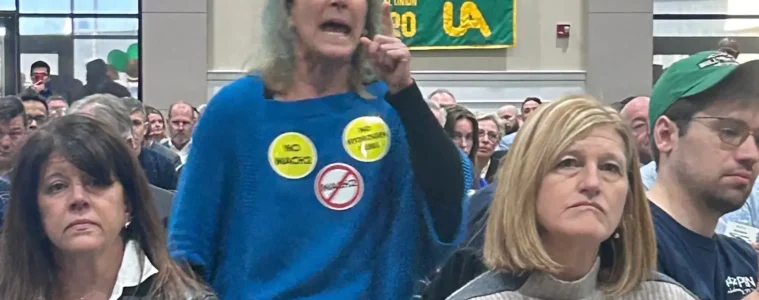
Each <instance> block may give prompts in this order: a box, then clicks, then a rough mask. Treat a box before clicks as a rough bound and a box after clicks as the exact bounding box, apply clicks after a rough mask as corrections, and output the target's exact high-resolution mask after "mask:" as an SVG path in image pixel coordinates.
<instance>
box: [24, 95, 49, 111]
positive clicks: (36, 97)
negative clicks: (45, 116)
mask: <svg viewBox="0 0 759 300" xmlns="http://www.w3.org/2000/svg"><path fill="white" fill-rule="evenodd" d="M21 101H23V102H26V101H37V102H39V103H42V105H44V106H45V111H47V101H45V99H43V98H42V96H40V95H39V94H37V93H34V94H27V93H24V94H21Z"/></svg>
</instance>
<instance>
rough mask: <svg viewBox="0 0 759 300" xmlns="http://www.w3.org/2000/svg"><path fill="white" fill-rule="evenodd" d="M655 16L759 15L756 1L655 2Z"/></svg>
mask: <svg viewBox="0 0 759 300" xmlns="http://www.w3.org/2000/svg"><path fill="white" fill-rule="evenodd" d="M654 14H678V15H680V14H686V15H694V14H723V15H753V14H759V5H757V3H756V0H654Z"/></svg>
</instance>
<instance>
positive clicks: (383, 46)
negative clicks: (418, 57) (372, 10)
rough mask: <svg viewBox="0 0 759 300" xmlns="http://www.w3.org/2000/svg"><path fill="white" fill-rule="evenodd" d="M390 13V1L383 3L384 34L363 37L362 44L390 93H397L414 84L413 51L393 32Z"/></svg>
mask: <svg viewBox="0 0 759 300" xmlns="http://www.w3.org/2000/svg"><path fill="white" fill-rule="evenodd" d="M390 13H391V5H390V3H387V2H384V3H382V34H378V35H375V36H374V37H373V38H371V39H370V38H368V37H362V38H361V44H363V47H364V50H365V51H366V53H367V55H368V57H369V61H370V62H371V63H372V65H373V66H374V69H375V70H376V71H377V75H379V77H380V79H382V80H383V81H385V83H387V85H388V91H389V92H390V94H395V93H397V92H398V91H400V90H402V89H405V88H407V87H409V86H411V85H412V84H414V80H413V79H412V78H411V51H410V50H409V49H408V47H407V46H406V44H404V43H403V41H401V40H400V39H399V38H396V37H395V35H394V34H393V20H392V18H391V17H390Z"/></svg>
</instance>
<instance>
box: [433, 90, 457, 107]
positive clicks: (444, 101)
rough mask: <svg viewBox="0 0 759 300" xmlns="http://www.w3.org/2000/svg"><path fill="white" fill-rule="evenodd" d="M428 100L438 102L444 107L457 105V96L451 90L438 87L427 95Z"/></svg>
mask: <svg viewBox="0 0 759 300" xmlns="http://www.w3.org/2000/svg"><path fill="white" fill-rule="evenodd" d="M427 99H428V100H430V101H432V102H435V103H437V104H438V105H440V107H442V108H449V107H451V106H454V105H456V97H455V96H453V93H451V91H449V90H446V89H437V90H435V91H433V92H432V93H430V95H429V96H428V97H427Z"/></svg>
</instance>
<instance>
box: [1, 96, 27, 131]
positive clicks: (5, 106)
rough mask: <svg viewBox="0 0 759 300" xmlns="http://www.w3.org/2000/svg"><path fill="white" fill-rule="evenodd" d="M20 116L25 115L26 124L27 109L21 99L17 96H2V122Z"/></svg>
mask: <svg viewBox="0 0 759 300" xmlns="http://www.w3.org/2000/svg"><path fill="white" fill-rule="evenodd" d="M18 116H22V117H23V119H24V125H26V122H27V120H26V111H25V110H24V103H23V102H21V99H19V98H18V97H15V96H5V97H0V122H8V121H10V120H13V118H15V117H18Z"/></svg>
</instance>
